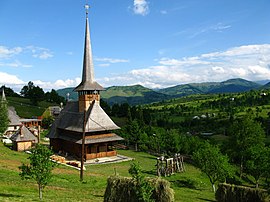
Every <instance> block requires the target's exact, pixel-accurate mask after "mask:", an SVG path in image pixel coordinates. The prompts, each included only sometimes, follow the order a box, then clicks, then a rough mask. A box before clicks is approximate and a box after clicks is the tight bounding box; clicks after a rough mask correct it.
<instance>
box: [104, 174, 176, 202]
mask: <svg viewBox="0 0 270 202" xmlns="http://www.w3.org/2000/svg"><path fill="white" fill-rule="evenodd" d="M146 180H147V181H148V182H149V183H150V184H151V185H152V186H153V187H154V189H153V191H152V196H151V199H153V200H154V201H156V202H172V201H174V192H173V190H172V189H171V188H170V183H169V182H168V181H166V180H163V179H160V178H152V179H149V178H146ZM135 186H136V182H135V180H134V179H132V178H127V177H119V176H113V177H109V178H108V180H107V187H106V191H105V195H104V202H137V201H138V196H137V193H136V191H135V189H134V187H135Z"/></svg>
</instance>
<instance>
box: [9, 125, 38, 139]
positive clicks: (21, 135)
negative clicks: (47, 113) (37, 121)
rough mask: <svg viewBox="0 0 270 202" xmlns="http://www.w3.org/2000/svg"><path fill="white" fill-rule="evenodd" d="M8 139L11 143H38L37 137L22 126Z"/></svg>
mask: <svg viewBox="0 0 270 202" xmlns="http://www.w3.org/2000/svg"><path fill="white" fill-rule="evenodd" d="M10 139H11V140H12V141H13V142H27V141H34V142H35V143H37V142H38V139H37V137H36V136H35V135H34V134H33V133H31V132H30V131H29V130H28V129H27V128H26V127H25V126H24V125H22V126H21V128H20V129H19V130H18V131H17V132H16V133H15V134H14V135H12V136H11V138H10Z"/></svg>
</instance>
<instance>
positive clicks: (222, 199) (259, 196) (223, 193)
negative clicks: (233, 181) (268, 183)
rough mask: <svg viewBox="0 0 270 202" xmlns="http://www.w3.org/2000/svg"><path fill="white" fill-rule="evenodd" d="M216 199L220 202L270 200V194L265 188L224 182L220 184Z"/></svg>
mask: <svg viewBox="0 0 270 202" xmlns="http://www.w3.org/2000/svg"><path fill="white" fill-rule="evenodd" d="M216 200H217V201H218V202H254V201H256V202H266V201H269V200H270V195H269V193H267V191H266V190H264V189H254V188H249V187H244V186H238V185H230V184H225V183H222V184H219V185H218V189H217V191H216Z"/></svg>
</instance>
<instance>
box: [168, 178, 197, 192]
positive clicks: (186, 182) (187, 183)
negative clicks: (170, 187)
mask: <svg viewBox="0 0 270 202" xmlns="http://www.w3.org/2000/svg"><path fill="white" fill-rule="evenodd" d="M170 182H171V183H173V184H174V185H175V186H178V187H187V188H189V189H195V190H201V189H198V188H197V187H196V181H194V180H191V179H181V180H172V181H170Z"/></svg>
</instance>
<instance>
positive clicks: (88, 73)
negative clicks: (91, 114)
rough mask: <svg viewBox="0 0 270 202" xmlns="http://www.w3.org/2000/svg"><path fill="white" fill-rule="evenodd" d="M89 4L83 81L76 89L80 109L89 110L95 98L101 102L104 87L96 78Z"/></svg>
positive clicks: (86, 6)
mask: <svg viewBox="0 0 270 202" xmlns="http://www.w3.org/2000/svg"><path fill="white" fill-rule="evenodd" d="M88 9H89V6H88V5H87V4H86V5H85V10H86V25H85V41H84V57H83V71H82V82H81V83H80V84H79V85H78V86H77V87H76V88H75V89H74V90H75V91H77V92H78V94H79V111H80V112H83V111H84V110H88V108H89V106H90V104H91V103H92V101H93V100H96V101H98V102H99V100H100V95H99V92H100V91H102V90H104V88H103V87H102V86H101V85H99V84H98V83H97V82H96V81H95V79H94V65H93V57H92V48H91V39H90V28H89V22H88Z"/></svg>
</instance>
